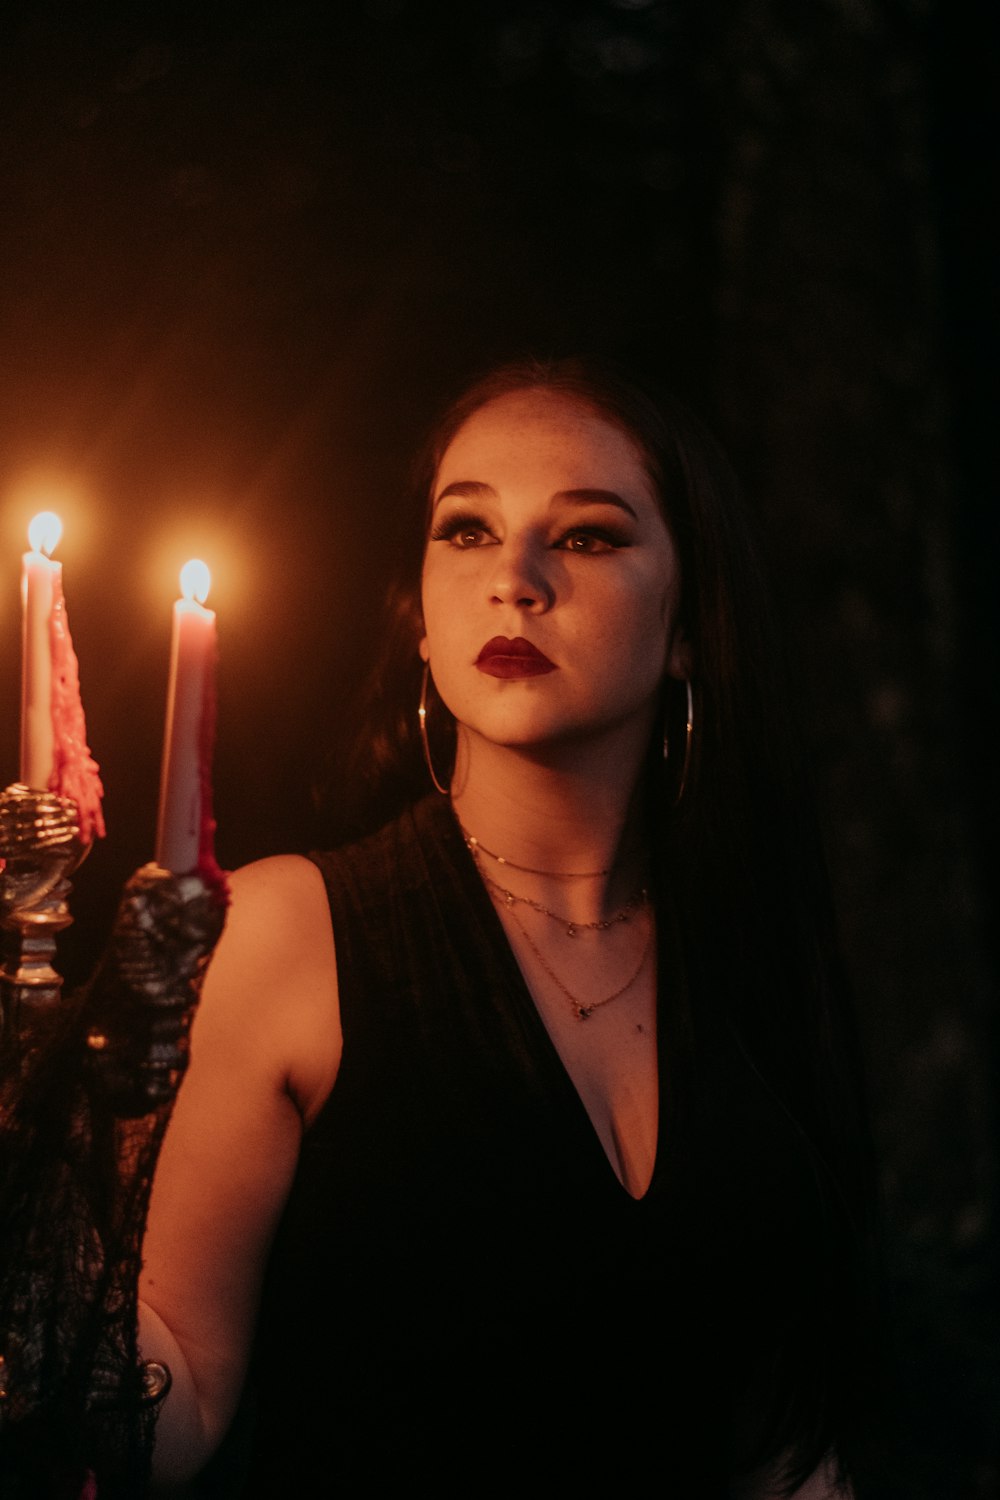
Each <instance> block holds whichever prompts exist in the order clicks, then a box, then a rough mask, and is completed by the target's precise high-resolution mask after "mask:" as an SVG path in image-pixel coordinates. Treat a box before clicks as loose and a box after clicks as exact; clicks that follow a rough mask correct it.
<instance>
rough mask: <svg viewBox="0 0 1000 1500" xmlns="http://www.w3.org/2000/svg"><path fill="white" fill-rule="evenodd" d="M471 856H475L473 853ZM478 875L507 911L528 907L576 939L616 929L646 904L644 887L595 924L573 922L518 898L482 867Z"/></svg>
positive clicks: (532, 901)
mask: <svg viewBox="0 0 1000 1500" xmlns="http://www.w3.org/2000/svg"><path fill="white" fill-rule="evenodd" d="M473 856H475V851H473ZM479 873H480V875H481V876H482V878H483V882H484V884H485V885H486V886H487V887H488V888H489V890H490V891H491V893H493V894H495V895H497V896H502V897H503V901H504V905H505V906H506V907H507V908H508V909H509V908H510V907H512V906H514V904H515V903H517V904H518V905H520V906H530V907H531V910H532V911H537V912H540V913H541V915H542V916H543V917H551V918H552V920H553V921H554V922H558V923H559V925H560V927H565V929H566V936H567V937H576V935H577V933H578V932H607V931H608V929H609V928H610V927H617V926H618V924H619V923H620V922H627V921H628V920H629V918H630V917H632V916H634V915H635V913H636V912H637V911H638V910H639V909H640V908H641V907H643V906H645V904H646V898H647V891H646V887H645V886H642V887H640V889H639V890H637V891H636V893H635V895H634V896H630V897H629V899H628V901H626V903H625V905H624V906H623V907H622V908H621V910H620V911H616V912H614V913H613V915H612V916H610V917H598V919H597V921H596V922H573V921H571V920H570V918H569V917H564V916H561V915H560V913H559V912H557V911H552V910H550V908H549V907H547V906H543V905H542V903H541V902H540V901H535V900H533V899H532V898H531V896H519V895H517V893H516V892H515V891H509V890H508V889H507V887H506V886H505V885H501V884H500V882H499V881H498V880H493V879H491V877H490V876H489V875H487V873H486V871H485V870H484V869H483V867H482V865H480V866H479Z"/></svg>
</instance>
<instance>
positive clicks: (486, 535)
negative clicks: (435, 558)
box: [431, 515, 496, 552]
mask: <svg viewBox="0 0 1000 1500" xmlns="http://www.w3.org/2000/svg"><path fill="white" fill-rule="evenodd" d="M495 540H496V538H495V537H494V535H493V533H492V532H491V531H490V529H489V527H488V526H487V525H486V522H485V521H484V520H483V519H482V517H481V516H472V515H452V516H446V517H445V518H444V520H443V521H440V522H439V523H438V524H437V526H435V527H434V530H433V531H432V532H431V541H432V542H448V543H450V545H451V546H452V547H457V548H458V549H459V550H460V551H462V552H468V551H470V550H471V549H472V548H473V547H485V546H487V545H488V544H489V543H490V542H493V541H495Z"/></svg>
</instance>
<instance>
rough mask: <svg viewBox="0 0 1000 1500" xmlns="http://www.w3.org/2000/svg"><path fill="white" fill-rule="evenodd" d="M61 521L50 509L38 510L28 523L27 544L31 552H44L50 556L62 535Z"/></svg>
mask: <svg viewBox="0 0 1000 1500" xmlns="http://www.w3.org/2000/svg"><path fill="white" fill-rule="evenodd" d="M62 529H63V528H62V522H61V521H60V519H59V517H58V516H57V515H56V513H55V511H52V510H40V511H39V512H38V515H37V516H33V517H32V518H31V521H30V522H29V525H28V545H29V546H30V548H31V550H32V552H44V553H45V556H46V557H51V556H52V554H53V552H54V551H55V549H56V547H57V546H58V545H59V538H60V537H61V536H62Z"/></svg>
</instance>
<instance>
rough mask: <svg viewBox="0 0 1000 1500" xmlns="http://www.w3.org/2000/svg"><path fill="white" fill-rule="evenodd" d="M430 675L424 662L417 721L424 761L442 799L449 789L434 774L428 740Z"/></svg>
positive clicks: (428, 667) (428, 668)
mask: <svg viewBox="0 0 1000 1500" xmlns="http://www.w3.org/2000/svg"><path fill="white" fill-rule="evenodd" d="M430 673H431V669H430V666H429V664H428V663H427V662H424V675H423V677H422V678H421V680H420V707H419V708H418V709H417V719H418V720H419V722H420V743H421V745H422V746H423V749H424V760H425V761H426V762H427V769H428V771H429V772H430V773H431V780H432V781H433V783H434V785H435V787H436V788H437V790H438V791H439V792H440V793H441V795H442V797H447V795H448V788H447V787H446V786H442V785H441V783H440V781H438V779H437V777H436V776H435V774H434V762H433V761H432V760H431V746H430V741H429V740H428V738H427V679H428V678H429V677H430Z"/></svg>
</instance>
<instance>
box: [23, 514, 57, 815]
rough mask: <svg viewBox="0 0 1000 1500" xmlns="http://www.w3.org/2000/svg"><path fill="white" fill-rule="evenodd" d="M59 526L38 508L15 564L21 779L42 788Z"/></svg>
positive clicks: (48, 754) (47, 753) (48, 743)
mask: <svg viewBox="0 0 1000 1500" xmlns="http://www.w3.org/2000/svg"><path fill="white" fill-rule="evenodd" d="M61 535H62V522H61V521H60V519H59V517H58V516H57V515H54V514H53V513H52V511H50V510H43V511H41V512H39V514H38V515H37V516H35V517H34V518H33V519H32V522H31V524H30V526H29V527H28V542H29V544H30V547H31V551H30V552H26V553H25V554H24V556H23V558H22V560H21V780H22V781H23V782H24V784H25V786H30V787H33V788H35V790H41V791H44V790H47V788H48V785H49V782H50V781H51V779H52V771H53V768H54V764H55V733H54V730H53V724H52V638H51V621H52V606H53V603H54V601H55V597H56V582H57V579H58V578H59V575H60V573H61V572H62V564H61V563H57V562H53V561H52V558H51V556H50V554H51V553H52V552H53V551H54V550H55V547H56V544H57V543H58V541H59V538H60V536H61Z"/></svg>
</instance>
